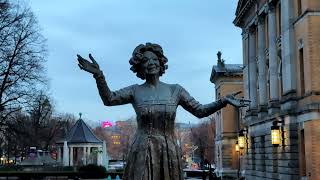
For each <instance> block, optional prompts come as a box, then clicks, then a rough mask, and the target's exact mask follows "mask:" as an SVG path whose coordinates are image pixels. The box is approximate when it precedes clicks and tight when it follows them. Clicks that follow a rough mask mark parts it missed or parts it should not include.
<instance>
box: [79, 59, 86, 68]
mask: <svg viewBox="0 0 320 180" xmlns="http://www.w3.org/2000/svg"><path fill="white" fill-rule="evenodd" d="M78 62H79V64H80V65H81V66H85V65H86V60H84V59H78Z"/></svg>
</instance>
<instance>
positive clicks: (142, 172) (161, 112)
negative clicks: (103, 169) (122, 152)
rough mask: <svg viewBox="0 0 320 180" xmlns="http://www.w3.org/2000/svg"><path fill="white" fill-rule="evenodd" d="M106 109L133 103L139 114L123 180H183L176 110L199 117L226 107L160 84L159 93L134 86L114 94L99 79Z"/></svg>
mask: <svg viewBox="0 0 320 180" xmlns="http://www.w3.org/2000/svg"><path fill="white" fill-rule="evenodd" d="M96 80H97V86H98V89H99V93H100V96H101V98H102V100H103V102H104V104H105V105H107V106H111V105H121V104H127V103H131V104H132V105H133V107H134V109H135V111H136V114H137V124H138V128H137V132H136V134H135V137H134V140H133V143H132V146H131V149H130V153H129V155H128V159H127V165H126V167H125V171H124V175H123V179H124V180H183V171H182V166H181V158H182V157H181V154H180V151H179V147H178V145H177V140H176V137H175V133H174V125H175V117H176V109H177V106H178V105H181V106H182V107H183V108H184V109H186V110H187V111H189V112H191V113H192V114H194V115H195V116H197V117H206V116H209V115H210V114H212V113H214V112H215V111H217V110H219V109H221V108H222V107H224V106H225V103H222V102H221V101H220V100H219V101H217V102H213V103H210V104H207V105H201V104H199V102H197V101H196V100H195V99H194V98H193V97H191V96H190V95H189V93H188V92H187V91H186V90H184V89H183V88H182V87H181V86H179V85H176V84H175V85H169V84H165V83H160V84H159V86H158V87H157V89H152V88H148V87H147V86H146V85H132V86H129V87H126V88H123V89H121V90H118V91H115V92H112V91H110V89H109V88H108V86H107V84H106V82H105V80H104V77H103V76H100V77H96Z"/></svg>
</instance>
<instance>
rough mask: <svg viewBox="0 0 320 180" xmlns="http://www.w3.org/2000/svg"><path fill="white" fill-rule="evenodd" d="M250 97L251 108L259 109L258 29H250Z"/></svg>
mask: <svg viewBox="0 0 320 180" xmlns="http://www.w3.org/2000/svg"><path fill="white" fill-rule="evenodd" d="M249 96H250V97H249V99H250V101H251V102H250V106H249V108H250V110H252V111H256V110H257V61H256V29H255V27H253V28H250V29H249Z"/></svg>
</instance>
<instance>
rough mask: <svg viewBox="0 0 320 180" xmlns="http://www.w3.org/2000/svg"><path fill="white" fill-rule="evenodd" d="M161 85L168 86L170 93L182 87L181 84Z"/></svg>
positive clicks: (176, 91)
mask: <svg viewBox="0 0 320 180" xmlns="http://www.w3.org/2000/svg"><path fill="white" fill-rule="evenodd" d="M163 85H164V86H166V87H168V88H170V90H171V93H172V94H175V93H178V92H180V90H181V89H182V86H180V85H179V84H168V83H163Z"/></svg>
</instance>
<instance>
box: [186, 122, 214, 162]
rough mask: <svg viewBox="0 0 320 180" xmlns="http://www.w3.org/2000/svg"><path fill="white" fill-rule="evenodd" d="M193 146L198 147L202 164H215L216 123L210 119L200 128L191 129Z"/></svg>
mask: <svg viewBox="0 0 320 180" xmlns="http://www.w3.org/2000/svg"><path fill="white" fill-rule="evenodd" d="M191 134H192V141H193V144H194V145H196V146H198V149H197V151H196V152H197V153H198V155H199V157H200V164H201V166H203V165H204V164H207V163H213V159H214V147H215V123H214V119H213V118H212V117H210V118H209V119H207V120H206V121H204V122H202V123H200V124H199V125H198V126H196V127H193V128H191Z"/></svg>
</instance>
